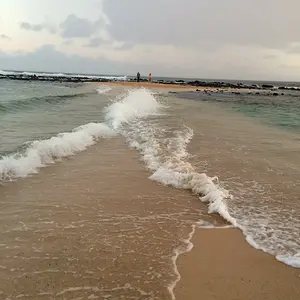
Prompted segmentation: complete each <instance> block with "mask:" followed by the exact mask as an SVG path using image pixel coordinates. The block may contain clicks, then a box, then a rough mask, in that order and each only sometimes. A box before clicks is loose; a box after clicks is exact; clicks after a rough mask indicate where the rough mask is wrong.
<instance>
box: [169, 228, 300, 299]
mask: <svg viewBox="0 0 300 300" xmlns="http://www.w3.org/2000/svg"><path fill="white" fill-rule="evenodd" d="M192 243H193V244H194V248H193V249H192V251H191V252H188V253H185V254H182V255H181V256H180V257H179V259H178V263H177V265H178V269H179V272H180V274H181V280H180V281H179V283H178V284H177V286H176V289H175V294H176V299H178V300H186V299H188V300H197V299H205V300H219V299H220V300H241V299H247V300H258V299H259V300H271V299H272V300H275V299H276V300H282V299H289V300H297V299H300V288H299V286H300V271H299V270H297V269H293V268H291V267H288V266H285V265H284V264H281V263H279V262H278V261H276V260H275V258H274V257H272V256H270V255H268V254H266V253H264V252H263V251H259V250H256V249H254V248H252V247H251V246H250V245H249V244H248V243H247V242H246V241H245V239H244V236H243V235H242V233H241V232H240V231H239V230H237V229H196V233H195V235H194V236H193V238H192Z"/></svg>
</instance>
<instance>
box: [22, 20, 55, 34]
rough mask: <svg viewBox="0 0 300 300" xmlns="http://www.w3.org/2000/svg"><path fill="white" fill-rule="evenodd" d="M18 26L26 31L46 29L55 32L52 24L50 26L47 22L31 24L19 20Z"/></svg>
mask: <svg viewBox="0 0 300 300" xmlns="http://www.w3.org/2000/svg"><path fill="white" fill-rule="evenodd" d="M20 28H21V29H24V30H28V31H35V32H39V31H42V30H44V29H45V30H48V31H49V32H50V33H55V32H56V29H55V27H54V26H51V25H49V24H32V23H29V22H21V24H20Z"/></svg>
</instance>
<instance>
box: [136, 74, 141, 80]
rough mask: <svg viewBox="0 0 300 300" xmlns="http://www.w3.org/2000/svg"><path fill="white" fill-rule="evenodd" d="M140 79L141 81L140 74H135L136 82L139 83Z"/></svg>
mask: <svg viewBox="0 0 300 300" xmlns="http://www.w3.org/2000/svg"><path fill="white" fill-rule="evenodd" d="M140 79H141V74H140V72H137V74H136V81H137V82H140Z"/></svg>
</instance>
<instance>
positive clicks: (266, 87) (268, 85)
mask: <svg viewBox="0 0 300 300" xmlns="http://www.w3.org/2000/svg"><path fill="white" fill-rule="evenodd" d="M261 87H262V88H263V89H273V88H274V86H273V85H271V84H263V85H262V86H261Z"/></svg>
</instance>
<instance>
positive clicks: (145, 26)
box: [0, 0, 300, 81]
mask: <svg viewBox="0 0 300 300" xmlns="http://www.w3.org/2000/svg"><path fill="white" fill-rule="evenodd" d="M299 12H300V1H299V0H285V1H283V0H263V1H261V0H252V1H245V0H102V1H101V0H26V1H25V0H1V1H0V69H13V70H36V71H54V72H78V73H102V74H103V73H104V74H116V73H117V74H125V75H131V74H135V73H136V72H137V71H140V72H141V73H142V74H145V75H146V74H148V73H149V72H152V73H153V76H155V75H165V76H177V77H180V76H182V77H199V78H228V79H230V78H233V79H261V80H263V79H266V80H294V81H300V13H299Z"/></svg>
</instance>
